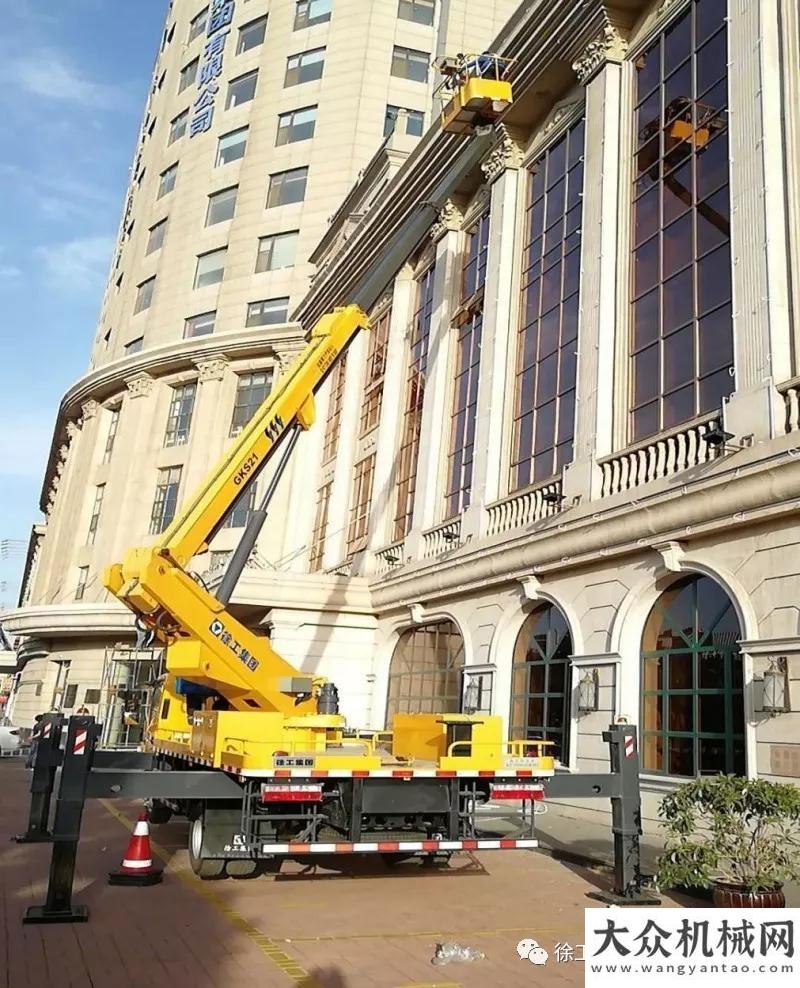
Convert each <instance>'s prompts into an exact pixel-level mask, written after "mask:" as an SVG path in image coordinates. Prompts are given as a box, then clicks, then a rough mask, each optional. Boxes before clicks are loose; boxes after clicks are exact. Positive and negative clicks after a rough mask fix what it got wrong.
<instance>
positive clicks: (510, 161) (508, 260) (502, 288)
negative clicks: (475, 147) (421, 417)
mask: <svg viewBox="0 0 800 988" xmlns="http://www.w3.org/2000/svg"><path fill="white" fill-rule="evenodd" d="M521 166H522V149H521V148H520V147H519V145H518V144H517V143H516V142H515V141H514V140H513V139H512V138H511V137H510V136H509V135H508V134H506V135H504V137H503V139H502V141H501V142H500V143H499V144H498V145H497V146H496V147H495V148H494V149H493V150H492V151H491V152H490V153H489V156H488V158H487V159H486V161H485V162H484V163H483V165H482V168H483V174H484V177H485V178H486V181H487V182H488V183H490V189H491V191H490V209H491V214H490V218H489V255H488V267H487V269H486V284H485V286H484V294H483V335H482V340H481V362H480V373H479V379H478V417H477V421H476V423H475V450H474V453H473V459H472V494H471V498H470V505H469V507H468V508H467V510H466V511H465V512H464V517H463V520H462V523H461V541H462V542H463V541H465V540H466V539H467V538H468V537H469V536H472V537H473V538H478V537H480V535H482V534H483V532H484V526H485V522H486V511H485V508H486V505H487V504H491V502H492V501H496V500H497V499H498V498H499V497H501V496H502V494H503V493H504V489H503V464H504V459H503V448H504V446H503V429H504V426H505V422H506V413H507V409H508V403H507V400H506V392H507V386H508V382H507V376H508V375H507V368H508V355H509V346H510V345H511V334H512V332H513V330H514V320H515V313H516V306H515V302H514V265H515V260H516V255H517V245H518V241H519V233H518V229H517V226H518V214H519V207H518V203H519V196H520V195H521V194H522V193H523V190H522V184H521V181H520V168H521Z"/></svg>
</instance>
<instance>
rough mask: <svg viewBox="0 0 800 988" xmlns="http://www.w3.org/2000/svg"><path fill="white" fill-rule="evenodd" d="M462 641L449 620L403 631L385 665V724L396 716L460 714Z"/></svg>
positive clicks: (389, 722) (462, 661) (456, 629)
mask: <svg viewBox="0 0 800 988" xmlns="http://www.w3.org/2000/svg"><path fill="white" fill-rule="evenodd" d="M463 669H464V639H463V638H462V637H461V633H460V632H459V630H458V628H457V627H456V626H455V624H454V623H453V622H452V621H439V622H437V623H436V624H428V625H423V626H422V627H420V628H411V629H409V630H408V631H404V632H403V634H402V635H401V636H400V640H399V641H398V642H397V645H396V646H395V650H394V655H393V656H392V662H391V665H390V666H389V699H388V703H387V707H386V723H387V724H391V722H392V718H393V717H394V715H395V714H397V713H410V714H417V713H423V714H424V713H427V714H430V713H438V712H441V713H445V714H455V713H459V712H460V711H461V676H462V673H463Z"/></svg>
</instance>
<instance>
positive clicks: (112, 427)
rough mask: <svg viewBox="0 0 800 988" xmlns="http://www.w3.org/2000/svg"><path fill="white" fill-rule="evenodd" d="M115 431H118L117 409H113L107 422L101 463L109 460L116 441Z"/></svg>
mask: <svg viewBox="0 0 800 988" xmlns="http://www.w3.org/2000/svg"><path fill="white" fill-rule="evenodd" d="M117 429H119V409H118V408H113V409H112V410H111V418H110V419H109V420H108V432H107V433H106V445H105V448H104V450H103V463H108V462H109V461H110V460H111V454H112V453H113V452H114V443H115V442H116V440H117Z"/></svg>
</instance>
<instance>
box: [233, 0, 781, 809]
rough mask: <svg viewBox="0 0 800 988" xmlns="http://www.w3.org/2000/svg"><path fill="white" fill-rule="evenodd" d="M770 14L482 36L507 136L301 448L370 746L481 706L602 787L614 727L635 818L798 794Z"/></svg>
mask: <svg viewBox="0 0 800 988" xmlns="http://www.w3.org/2000/svg"><path fill="white" fill-rule="evenodd" d="M790 6H791V5H788V6H787V5H784V4H778V3H776V2H773V0H756V2H753V3H749V2H748V3H738V2H735V0H730V2H729V3H728V2H725V0H672V2H661V3H600V2H597V3H593V4H579V3H555V2H547V0H541V2H539V3H534V4H529V5H524V6H522V7H521V8H520V11H519V13H518V15H517V17H515V18H514V19H512V21H511V23H510V24H509V25H508V28H507V29H506V30H505V31H503V32H502V33H501V35H500V37H499V39H498V40H497V42H496V44H495V48H496V49H497V50H498V51H499V52H501V53H503V54H505V55H508V56H509V57H513V58H514V59H516V63H515V66H514V69H513V79H514V85H515V106H514V108H513V109H512V110H511V111H510V113H509V114H508V115H507V117H506V118H505V120H504V128H503V134H502V138H501V140H500V141H499V142H498V144H497V146H496V147H495V148H494V150H493V151H492V152H491V153H490V154H489V155H488V156H487V157H486V160H485V161H484V162H483V165H482V168H481V170H480V173H478V174H476V175H474V176H472V178H471V180H468V181H466V182H465V183H464V185H463V187H462V188H461V189H460V190H459V193H458V194H457V195H456V196H454V197H453V199H452V200H451V201H450V202H449V203H448V205H447V207H446V208H445V209H444V210H443V211H442V214H441V216H440V220H439V222H438V223H437V224H435V225H434V227H433V228H432V229H431V231H430V236H429V237H428V238H427V240H426V241H425V242H424V243H422V244H420V246H419V249H418V250H417V252H416V253H415V254H414V255H413V256H411V257H410V258H409V259H408V262H407V264H406V265H405V267H404V268H403V270H401V271H400V272H399V273H398V277H397V278H396V280H395V281H394V283H393V284H392V285H389V286H387V291H386V294H385V297H384V299H383V300H382V302H381V303H380V304H379V305H378V306H377V307H376V309H375V311H374V312H373V313H372V322H373V329H372V330H371V332H370V333H369V334H367V335H366V336H365V338H364V339H362V340H360V341H358V342H357V343H356V344H355V345H354V346H353V347H352V348H351V351H350V353H349V354H348V357H347V361H346V365H344V366H343V367H342V368H341V369H340V372H339V374H338V375H337V377H336V378H335V379H334V381H333V384H332V396H331V406H330V408H329V410H328V413H327V418H326V429H324V430H320V434H319V435H318V436H317V441H318V443H319V447H318V448H319V454H318V459H319V461H320V463H321V469H320V473H319V476H318V479H317V485H316V487H317V491H316V507H315V514H314V517H313V521H312V529H311V535H310V544H311V557H310V566H311V568H312V570H318V571H320V572H327V573H340V574H342V581H343V584H342V585H343V586H345V587H347V588H349V592H351V593H352V592H355V589H356V588H358V587H361V588H363V589H364V591H365V592H368V596H369V603H370V606H371V612H370V613H371V614H372V616H373V617H374V620H375V621H376V626H375V632H374V637H373V638H371V639H370V647H371V648H372V651H371V653H370V658H369V660H367V659H366V658H365V660H364V662H365V669H367V670H368V674H369V675H370V676H371V677H372V680H373V682H374V687H373V690H372V693H371V706H370V713H371V716H372V722H373V724H374V725H382V724H383V723H384V721H385V719H388V718H390V717H391V715H392V713H394V712H396V711H398V710H421V711H427V710H431V709H433V710H436V709H449V710H460V709H464V710H478V711H486V712H492V713H496V714H500V715H502V716H503V717H504V718H505V719H506V724H507V727H508V731H509V734H510V736H512V737H516V738H523V739H524V738H537V737H545V738H548V739H549V740H550V741H552V742H553V744H554V745H555V751H556V753H557V755H558V757H559V759H560V761H561V762H562V764H563V765H564V766H565V767H568V768H569V769H572V770H584V771H592V770H598V771H602V770H603V769H604V768H605V767H607V764H608V761H607V746H606V745H605V744H604V743H603V741H602V736H601V735H602V731H603V729H604V728H605V727H606V726H607V725H608V723H609V722H610V721H611V720H612V719H616V718H624V719H625V720H626V721H628V722H630V723H636V724H637V725H638V726H639V728H640V731H641V755H642V766H643V776H644V785H645V790H646V793H647V798H646V800H645V811H646V814H647V815H648V816H650V817H652V816H653V815H654V814H655V809H656V806H657V801H658V794H659V793H661V792H663V791H664V789H665V787H668V786H670V785H673V784H674V783H675V782H676V781H679V780H681V779H686V778H691V777H694V776H697V775H701V774H713V773H717V772H728V773H736V774H742V775H750V776H761V777H764V778H769V779H775V780H782V781H791V780H795V781H796V780H797V779H798V778H800V654H799V653H800V625H798V609H797V599H798V589H800V578H799V577H798V571H797V566H796V564H795V562H794V552H793V546H794V544H795V542H796V540H797V537H798V534H800V528H798V520H797V505H798V503H799V502H798V495H799V494H800V466H799V465H798V449H797V447H798V432H800V417H799V416H800V413H799V412H798V409H799V408H800V405H798V383H797V382H798V372H800V367H798V364H797V341H798V336H797V333H798V309H797V298H798V296H797V276H798V254H797V244H796V237H797V232H796V231H797V229H798V224H797V218H798V217H797V207H798V198H797V188H798V185H797V183H798V174H799V173H800V147H799V146H798V143H797V142H798V134H797V129H796V127H795V124H794V118H793V115H792V113H791V112H790V108H791V106H792V105H793V100H794V99H795V98H796V93H795V88H796V80H797V78H798V36H799V34H798V32H799V30H800V25H799V24H798V20H797V13H796V11H795V10H794V9H791V10H790V9H789V7H790ZM448 150H449V153H450V154H452V153H453V152H452V147H449V146H448V138H447V137H446V135H438V136H436V135H429V137H428V138H426V144H425V146H424V148H421V149H420V151H419V157H417V156H415V157H413V158H412V159H409V161H407V162H406V163H405V164H404V165H403V167H402V168H401V169H400V171H399V173H398V174H397V176H396V177H395V178H394V180H393V182H392V183H391V184H390V185H389V186H388V187H387V188H386V189H384V190H383V191H382V192H381V194H380V195H379V196H378V197H377V198H376V200H375V201H374V203H373V205H372V207H371V210H370V211H369V212H368V214H367V215H366V217H365V219H364V221H363V222H362V224H361V225H360V227H359V228H358V230H357V231H356V233H355V234H354V235H353V236H352V237H351V238H350V239H349V240H348V242H347V243H346V244H345V245H344V246H343V247H341V248H340V250H339V253H338V255H337V256H336V257H334V258H332V259H330V260H329V261H328V266H327V267H326V268H325V269H323V271H322V272H321V274H320V275H319V276H318V277H317V278H316V279H315V281H314V283H313V286H312V289H311V291H310V292H309V294H308V295H307V297H306V298H305V299H304V301H303V303H302V304H301V306H300V309H299V316H300V318H301V319H302V320H303V321H304V322H306V323H309V324H310V323H312V322H313V321H314V319H315V318H317V317H318V316H319V314H321V313H322V312H323V311H325V310H326V309H327V308H329V307H330V306H331V305H334V304H337V303H338V302H340V301H342V300H344V299H346V298H347V294H348V286H349V285H351V284H353V283H354V282H355V280H356V279H357V278H358V277H359V276H360V274H361V273H362V272H363V271H365V270H368V268H369V263H370V257H371V256H372V253H373V252H374V250H375V249H376V245H377V244H379V243H380V242H381V240H382V239H386V238H387V237H388V236H389V235H390V234H391V231H392V230H393V229H394V228H395V226H396V224H397V223H399V222H401V220H402V216H403V215H404V211H405V209H406V206H405V203H407V202H408V201H409V199H414V198H416V200H417V201H421V200H424V199H425V197H426V192H427V191H428V190H429V189H430V188H431V187H433V186H434V185H435V182H436V176H437V174H439V175H440V174H441V173H442V171H443V169H445V168H446V167H447V160H448ZM423 152H424V153H423ZM245 590H246V587H243V593H244V592H245ZM247 599H248V601H252V600H253V598H252V597H248V598H247ZM297 623H298V622H297V621H296V619H295V624H297ZM290 626H291V622H287V627H290ZM286 637H287V642H290V641H291V634H289V633H288V632H287V636H286ZM367 662H368V664H367ZM351 682H352V683H353V685H354V686H356V684H357V682H359V681H358V680H355V679H354V680H351ZM339 685H340V690H342V691H343V692H346V689H347V686H348V685H349V683H340V684H339ZM343 686H344V687H345V688H344V690H343V689H342V687H343ZM587 808H588V806H587Z"/></svg>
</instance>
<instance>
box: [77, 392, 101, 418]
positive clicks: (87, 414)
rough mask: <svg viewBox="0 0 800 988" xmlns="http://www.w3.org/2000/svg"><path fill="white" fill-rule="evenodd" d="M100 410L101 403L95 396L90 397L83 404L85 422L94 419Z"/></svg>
mask: <svg viewBox="0 0 800 988" xmlns="http://www.w3.org/2000/svg"><path fill="white" fill-rule="evenodd" d="M99 411H100V405H99V404H98V403H97V402H96V401H95V400H94V398H90V399H89V400H88V401H85V402H84V403H83V404H82V405H81V413H82V414H81V417H82V419H83V421H84V422H88V421H89V420H90V419H93V418H94V417H95V416H96V415H97V413H98V412H99Z"/></svg>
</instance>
